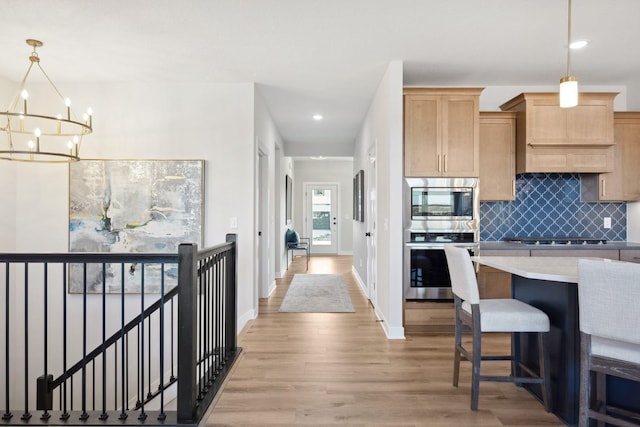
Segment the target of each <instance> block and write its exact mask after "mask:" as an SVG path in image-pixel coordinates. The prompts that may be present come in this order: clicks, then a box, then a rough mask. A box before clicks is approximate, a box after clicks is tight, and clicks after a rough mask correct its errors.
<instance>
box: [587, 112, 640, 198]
mask: <svg viewBox="0 0 640 427" xmlns="http://www.w3.org/2000/svg"><path fill="white" fill-rule="evenodd" d="M613 133H614V139H615V143H616V145H615V147H614V169H613V172H609V173H601V174H587V175H581V176H580V179H581V183H580V184H581V185H580V193H581V197H582V200H583V201H585V202H622V201H637V200H640V167H638V165H640V112H616V113H614V131H613Z"/></svg>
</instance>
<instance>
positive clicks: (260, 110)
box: [254, 89, 284, 298]
mask: <svg viewBox="0 0 640 427" xmlns="http://www.w3.org/2000/svg"><path fill="white" fill-rule="evenodd" d="M255 139H256V143H257V144H258V145H259V146H258V147H257V149H259V150H260V151H261V152H262V153H263V154H264V155H266V156H268V161H267V164H268V171H267V176H268V179H269V182H268V184H267V188H268V190H267V191H268V194H267V195H266V197H267V200H268V209H267V211H268V213H267V215H268V217H269V218H268V229H267V230H261V231H262V238H263V239H266V241H267V246H268V248H267V253H268V260H266V263H264V264H263V265H267V266H268V272H267V273H266V274H267V281H268V284H269V289H267V290H261V291H259V292H258V295H259V297H260V298H266V297H268V296H269V293H270V292H271V291H272V290H273V289H274V288H275V277H276V271H280V270H279V269H278V270H276V268H277V264H276V262H275V259H276V248H277V247H278V246H277V245H276V244H275V243H274V242H276V241H278V232H279V231H280V230H279V227H278V226H279V225H280V224H281V222H282V220H281V218H279V217H276V213H277V214H278V215H281V214H283V213H284V211H283V210H280V209H277V208H276V207H279V205H280V198H281V194H280V192H279V191H278V190H277V188H278V187H276V182H278V181H276V171H277V170H278V169H277V168H276V163H278V164H279V161H278V162H277V161H276V158H277V157H278V156H281V154H280V153H281V152H280V151H279V150H276V148H277V147H280V146H281V145H282V138H281V137H280V134H279V133H278V129H277V128H276V126H275V123H274V122H273V119H272V118H271V114H270V113H269V110H268V108H267V105H266V104H265V102H264V98H263V97H262V95H261V94H260V92H259V90H257V89H256V91H255ZM278 175H279V174H278ZM278 183H279V182H278ZM258 213H259V210H258V209H256V212H255V214H256V215H258ZM256 224H257V222H256ZM258 231H259V229H256V230H255V231H254V236H255V244H256V245H257V244H258V237H257V236H258ZM265 231H266V232H265ZM256 282H257V281H256Z"/></svg>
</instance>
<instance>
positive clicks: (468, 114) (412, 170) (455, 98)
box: [404, 88, 482, 177]
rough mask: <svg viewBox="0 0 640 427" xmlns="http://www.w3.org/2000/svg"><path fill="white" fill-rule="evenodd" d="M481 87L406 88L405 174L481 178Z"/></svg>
mask: <svg viewBox="0 0 640 427" xmlns="http://www.w3.org/2000/svg"><path fill="white" fill-rule="evenodd" d="M481 91H482V89H481V88H447V89H436V88H405V89H404V173H405V176H410V177H411V176H412V177H434V176H452V177H477V176H478V175H479V169H480V167H479V127H480V125H479V99H480V92H481Z"/></svg>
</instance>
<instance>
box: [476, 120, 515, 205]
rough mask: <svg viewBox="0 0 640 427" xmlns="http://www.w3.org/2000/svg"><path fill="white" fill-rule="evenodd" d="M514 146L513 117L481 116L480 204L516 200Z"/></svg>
mask: <svg viewBox="0 0 640 427" xmlns="http://www.w3.org/2000/svg"><path fill="white" fill-rule="evenodd" d="M515 145H516V115H515V113H510V112H506V113H505V112H488V113H480V201H502V200H515V198H516V166H515V155H516V154H515Z"/></svg>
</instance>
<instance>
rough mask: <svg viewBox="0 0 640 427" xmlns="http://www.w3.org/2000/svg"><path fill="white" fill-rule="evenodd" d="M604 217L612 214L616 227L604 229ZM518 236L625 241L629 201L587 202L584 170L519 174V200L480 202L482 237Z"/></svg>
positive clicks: (613, 225)
mask: <svg viewBox="0 0 640 427" xmlns="http://www.w3.org/2000/svg"><path fill="white" fill-rule="evenodd" d="M480 186H481V187H482V183H480ZM604 217H610V218H611V228H610V229H605V228H604V227H603V221H604V220H603V218H604ZM513 236H556V237H565V236H582V237H591V238H596V239H607V240H609V241H624V240H626V238H627V204H626V203H586V202H582V201H581V200H580V175H579V174H559V173H528V174H521V175H518V176H517V178H516V200H515V201H513V202H482V203H480V240H481V241H483V242H487V241H500V240H503V239H504V238H505V237H513Z"/></svg>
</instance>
